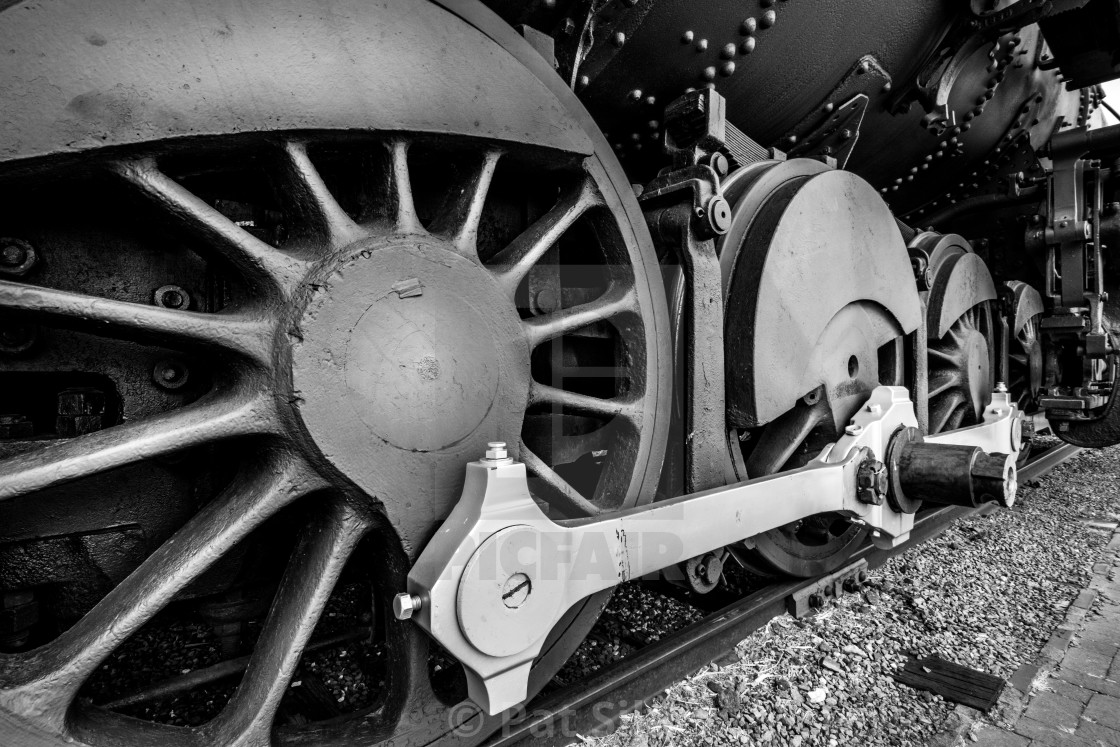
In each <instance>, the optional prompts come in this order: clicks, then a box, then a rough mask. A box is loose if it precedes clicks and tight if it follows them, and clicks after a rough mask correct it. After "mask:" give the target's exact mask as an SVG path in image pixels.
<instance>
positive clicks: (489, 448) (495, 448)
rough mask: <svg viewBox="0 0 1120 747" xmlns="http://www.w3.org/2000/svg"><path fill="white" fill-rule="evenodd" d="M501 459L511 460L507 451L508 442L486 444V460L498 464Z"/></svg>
mask: <svg viewBox="0 0 1120 747" xmlns="http://www.w3.org/2000/svg"><path fill="white" fill-rule="evenodd" d="M501 459H509V451H508V450H507V449H506V442H505V441H491V442H490V443H488V444H486V460H487V461H490V462H496V461H498V460H501Z"/></svg>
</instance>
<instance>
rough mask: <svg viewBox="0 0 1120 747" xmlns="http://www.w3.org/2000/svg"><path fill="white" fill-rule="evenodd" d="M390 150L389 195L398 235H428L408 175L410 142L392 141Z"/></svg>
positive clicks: (388, 144)
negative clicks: (421, 221) (417, 212)
mask: <svg viewBox="0 0 1120 747" xmlns="http://www.w3.org/2000/svg"><path fill="white" fill-rule="evenodd" d="M387 147H388V149H389V175H388V176H389V185H388V186H389V194H390V195H391V199H392V201H393V203H394V206H395V215H394V223H395V230H396V232H397V233H419V234H423V233H427V231H426V230H424V226H423V225H421V223H420V217H419V216H418V215H417V214H416V205H415V203H414V202H413V199H412V179H411V177H410V176H409V173H408V141H407V140H392V141H390V142H388V143H387Z"/></svg>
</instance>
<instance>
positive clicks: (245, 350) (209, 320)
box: [0, 280, 271, 365]
mask: <svg viewBox="0 0 1120 747" xmlns="http://www.w3.org/2000/svg"><path fill="white" fill-rule="evenodd" d="M0 309H9V310H12V311H19V312H30V313H34V314H37V315H42V316H46V317H49V318H50V319H51V320H53V321H57V322H58V324H60V325H61V326H66V327H72V328H75V329H80V330H83V331H89V332H92V333H94V334H97V335H102V336H106V337H116V338H124V339H139V340H142V341H147V342H153V343H158V344H167V343H171V344H172V345H174V344H175V343H178V344H181V345H184V346H189V347H192V348H195V347H211V348H213V347H218V348H223V349H225V350H229V351H232V352H235V353H238V354H240V355H242V356H244V357H246V358H249V359H251V360H254V361H256V362H257V363H260V364H262V365H263V364H267V363H268V361H269V359H270V355H269V352H268V351H269V347H270V341H269V337H270V334H271V325H269V324H268V323H267V321H266V320H265V319H263V318H261V317H258V316H254V315H252V314H250V313H245V312H233V313H217V314H201V313H198V312H193V311H178V310H174V309H165V308H162V307H160V306H148V305H145V304H139V303H129V302H126V301H115V300H112V299H108V298H98V297H97V296H87V295H85V294H82V293H72V292H70V291H62V290H55V289H53V288H41V287H38V286H34V285H25V284H23V283H14V282H12V281H10V280H0Z"/></svg>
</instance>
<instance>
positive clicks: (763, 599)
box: [486, 444, 1081, 747]
mask: <svg viewBox="0 0 1120 747" xmlns="http://www.w3.org/2000/svg"><path fill="white" fill-rule="evenodd" d="M1080 451H1081V449H1080V448H1078V447H1075V446H1071V445H1069V444H1060V445H1058V446H1054V447H1051V448H1049V449H1047V450H1046V451H1043V452H1041V453H1039V454H1038V455H1036V456H1035V457H1033V458H1032V459H1031V460H1030V461H1029V462H1028V463H1027V464H1026V465H1025V466H1024V467H1023V468H1022V469H1021V470H1020V471H1019V481H1020V483H1024V482H1026V481H1028V480H1034V479H1037V478H1039V477H1041V476H1042V475H1044V474H1046V473H1047V472H1049V471H1050V470H1052V469H1054V468H1055V467H1057V466H1058V465H1060V464H1062V463H1063V462H1065V461H1066V460H1068V459H1070V458H1071V457H1073V456H1074V455H1075V454H1077V453H1078V452H1080ZM986 510H988V511H990V510H991V509H990V508H979V509H969V508H961V507H956V506H945V507H941V508H937V509H934V510H931V511H926V512H924V513H922V514H920V515H919V516H918V517H917V519H916V521H915V524H914V529H913V531H912V532H911V535H910V541H909V542H907V543H906V544H904V545H902V546H900V547H897V548H894V549H890V550H880V549H877V548H874V547H870V546H868V547H865V548H863V549H862V550H860V551H859V552H857V553H856V554H855V555H854V556H853V557H852V563H858V562H860V561H865V562H866V563H867V567H868V568H869V569H871V568H876V567H878V566H880V565H882V564H883V563H885V562H886V561H887V560H888V559H889V558H891V557H892V556H894V555H896V554H898V553H901V552H905V551H907V550H909V549H911V548H913V547H915V546H917V545H918V544H921V543H922V542H926V541H927V540H930V539H932V538H933V537H936V536H937V535H939V534H940V533H941V532H942V531H944V530H945V529H946V528H947V527H949V526H950V525H951V524H953V523H954V522H955V521H957V520H958V519H962V518H965V517H967V516H971V515H973V514H975V513H983V512H985V511H986ZM817 584H818V580H817V579H796V580H789V581H779V582H777V583H773V584H770V585H768V586H766V587H764V588H762V589H759V590H757V591H754V592H752V593H750V594H748V595H747V596H745V597H743V598H742V599H739V600H737V601H735V602H733V603H731V604H729V605H727V606H725V607H723V608H722V609H720V610H718V611H715V612H713V613H711V614H709V615H707V616H706V617H704V618H703V619H702V620H700V621H698V622H696V623H693V624H692V625H689V626H687V627H685V628H682V629H681V630H678V631H676V632H674V633H672V634H670V635H668V636H666V637H665V638H663V639H661V640H660V641H657V642H655V643H651V644H649V645H648V646H645V647H643V648H641V649H639V650H638V651H636V652H634V653H633V654H631V655H629V656H627V657H626V658H625V659H623V660H621V661H619V662H617V663H615V664H612V665H609V666H607V667H604V668H602V669H601V670H599V671H597V672H595V673H593V674H592V675H591V676H590V677H589V678H587V679H584V680H581V681H580V682H578V683H576V684H573V685H571V686H569V687H566V688H564V689H562V690H558V691H555V692H552V693H549V694H547V695H544V696H542V697H540V698H538V699H537V700H535V701H533V702H531V703H529V704H528V706H527V707H526V709H525V712H524V716H523V717H521V718H517V719H515V720H514V721H512V722H510V723H509V724H507V725H506V726H505V727H504V728H503V729H502V730H501V732H500V733H499V734H498V735H496V736H494V737H493V738H491V740H490V741H489V742H487V743H486V745H487V747H499V746H500V747H512V746H513V745H520V744H523V743H524V744H527V743H529V742H530V741H532V742H533V743H534V744H540V745H566V744H568V743H570V742H571V741H572V737H571V735H572V734H577V733H578V734H585V735H586V734H595V733H603V732H605V731H609V730H610V729H613V728H616V727H617V725H618V722H619V718H620V716H621V715H622V714H623V713H626V712H628V711H632V710H634V709H635V708H636V707H638V704H641V703H644V702H646V701H648V700H649V699H650V698H652V697H653V696H655V695H656V694H657V693H659V692H661V691H663V690H664V689H666V688H667V687H669V686H670V685H671V684H673V683H674V682H677V681H679V680H680V679H682V678H683V677H685V676H687V675H688V673H690V672H693V671H695V670H697V669H699V668H700V667H702V666H705V665H706V664H708V663H710V662H712V661H714V660H716V659H718V658H719V657H720V656H721V655H723V654H725V653H727V652H728V651H730V650H731V649H732V648H733V647H734V646H735V644H736V643H738V642H739V641H741V640H743V639H744V638H746V637H747V636H749V635H750V634H751V633H753V632H754V631H756V630H758V629H759V628H761V627H762V626H763V625H765V624H766V623H767V622H769V621H770V620H771V619H773V618H775V617H777V616H779V615H781V614H783V613H784V612H786V611H787V608H788V604H789V600H790V599H791V598H793V597H794V596H795V595H798V594H799V593H800V592H805V591H806V590H809V589H812V588H813V587H814V586H816V585H817Z"/></svg>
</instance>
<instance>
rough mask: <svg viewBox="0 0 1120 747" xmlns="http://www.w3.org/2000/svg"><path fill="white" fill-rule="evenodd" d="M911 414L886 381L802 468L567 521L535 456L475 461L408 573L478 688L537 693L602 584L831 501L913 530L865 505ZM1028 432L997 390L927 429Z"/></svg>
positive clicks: (1009, 442)
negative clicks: (979, 415)
mask: <svg viewBox="0 0 1120 747" xmlns="http://www.w3.org/2000/svg"><path fill="white" fill-rule="evenodd" d="M904 426H909V427H916V426H917V420H916V418H915V417H914V410H913V405H912V403H911V402H910V399H909V395H908V393H907V391H906V389H904V388H902V387H878V388H877V389H875V391H874V392H873V393H872V396H871V398H870V399H869V400H868V402H867V405H866V406H865V407H864V408H863V409H862V410H861V411H860V412H859V413H857V414H856V416H855V417H854V418H852V421H851V424H850V425H849V426H848V427H847V428H846V430H845V434H844V436H843V437H841V438H840V439H839V440H838V441H837V442H836V443H834V444H831V445H830V446H829V447H827V448H825V449H824V450H823V451H822V452H821V454H820V455H819V456H818V457H817V458H816V459H814V460H813V461H812V462H810V463H809V464H807V465H806V466H804V467H802V468H800V469H797V470H791V471H789V472H783V473H780V474H776V475H771V476H768V477H762V478H759V479H756V480H748V481H746V482H742V483H738V484H736V485H731V486H727V487H723V488H717V489H713V490H708V491H703V492H700V493H695V494H692V495H686V496H681V497H679V498H675V499H672V500H668V501H663V502H660V503H655V504H652V505H648V506H641V507H637V508H633V509H629V510H626V511H622V512H618V513H615V514H611V515H610V516H606V517H602V518H591V519H582V520H578V521H572V522H565V523H563V524H559V523H556V522H553V521H552V520H550V519H549V518H548V517H547V516H545V515H544V513H543V512H542V511H541V509H540V507H539V506H538V505H537V503H536V502H535V501H534V500H533V498H532V496H531V495H530V494H529V490H528V486H527V484H526V481H525V467H524V465H522V464H519V463H516V462H514V461H513V460H510V459H502V460H492V459H483V460H480V461H477V462H472V463H470V464H468V465H467V477H466V483H465V485H464V487H463V495H462V498H461V499H460V501H459V503H458V504H457V505H456V507H455V509H454V510H453V511H452V513H451V515H450V516H449V517H448V519H447V521H446V522H445V523H444V525H443V527H442V528H441V529H440V531H439V533H438V534H437V535H436V537H434V538H433V539H432V541H431V542H430V543H429V544H428V546H427V547H426V548H425V550H424V552H423V553H422V554H421V556H420V558H419V560H418V561H417V563H416V565H415V566H414V567H413V569H412V571H411V572H410V574H409V577H408V593H409V594H411V595H415V596H418V597H419V598H420V599H421V600H422V602H421V604H420V605H419V609H418V610H417V611H416V612H415V613H414V614H413V617H412V619H413V620H415V621H416V622H417V623H419V624H420V625H421V626H422V627H423V628H424V629H425V630H427V631H428V632H429V633H430V634H431V635H432V637H433V638H435V639H436V640H437V641H439V643H440V644H442V645H443V646H444V648H446V649H447V650H448V651H449V652H450V653H451V654H452V655H453V656H455V657H456V658H457V659H458V660H459V661H460V662H462V663H463V665H464V667H465V668H466V671H467V675H468V682H469V691H470V696H471V698H472V699H473V700H474V701H475V702H477V703H478V704H479V705H481V706H482V707H483V708H485V709H487V711H489V712H490V713H492V714H493V713H498V712H500V711H502V710H505V709H506V708H509V707H511V706H514V705H516V704H518V703H520V702H521V701H522V700H524V698H525V693H526V684H527V680H528V675H529V669H530V667H531V665H532V662H533V659H534V658H535V657H536V656H537V654H538V653H539V652H540V649H541V646H542V644H543V643H544V640H545V637H546V636H547V635H548V633H549V631H550V630H551V629H552V627H553V626H554V625H555V624H556V622H558V621H559V620H560V618H561V617H562V616H563V615H564V613H565V612H566V611H567V610H568V609H569V608H570V607H571V606H572V605H574V604H576V603H577V602H579V601H580V600H581V599H583V598H584V597H586V596H588V595H590V594H593V593H595V592H597V591H601V590H603V589H607V588H610V587H613V586H616V585H617V584H619V583H622V582H624V581H626V580H628V579H630V578H634V577H637V576H642V575H645V574H647V573H651V572H655V571H658V570H660V569H662V568H665V567H668V566H671V565H674V564H676V563H679V562H682V561H684V560H687V559H688V558H691V557H695V556H698V555H702V554H704V553H706V552H710V551H712V550H715V549H717V548H721V547H724V546H726V545H730V544H732V543H735V542H738V541H740V540H743V539H746V538H748V537H750V536H753V535H755V534H758V533H760V532H764V531H767V530H770V529H775V528H777V527H780V526H783V525H785V524H789V523H790V522H793V521H796V520H798V519H801V518H804V517H806V516H811V515H814V514H819V513H824V512H841V513H844V514H846V515H848V516H850V517H852V518H853V519H855V520H858V521H862V522H865V523H866V524H867V525H868V526H870V527H872V528H873V530H874V537H875V541H876V543H877V544H879V545H881V546H888V547H889V546H895V545H897V544H901V543H902V542H905V540H906V538H907V537H908V536H909V533H910V529H911V528H912V527H913V522H914V517H913V515H912V514H901V513H896V512H895V511H893V510H891V508H890V506H889V505H888V504H887V502H885V501H884V502H882V503H881V505H869V504H865V503H861V502H860V501H859V500H858V499H857V488H856V473H857V471H858V469H859V465H860V463H861V462H863V460H864V459H867V458H878V459H882V458H883V455H884V454H885V453H886V450H887V445H888V442H889V440H890V438H891V435H892V434H893V433H894V432H895V431H896V430H897V429H898V428H901V427H904ZM1019 432H1020V426H1019V412H1018V409H1017V408H1016V407H1015V405H1014V404H1012V403H1011V402H1010V400H1009V399H1008V398H1007V396H1006V395H1001V394H998V393H997V394H996V395H994V397H993V404H992V406H990V407H989V408H988V410H987V411H986V412H985V422H984V423H983V424H981V425H978V426H974V427H971V428H966V429H962V430H961V431H956V432H953V433H949V434H943V435H939V436H937V437H933V438H929V439H927V440H928V441H933V442H939V443H957V444H968V445H975V446H979V447H980V448H982V449H984V450H985V451H990V452H998V453H1008V452H1011V453H1015V452H1017V451H1018V449H1019V444H1018V434H1019Z"/></svg>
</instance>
